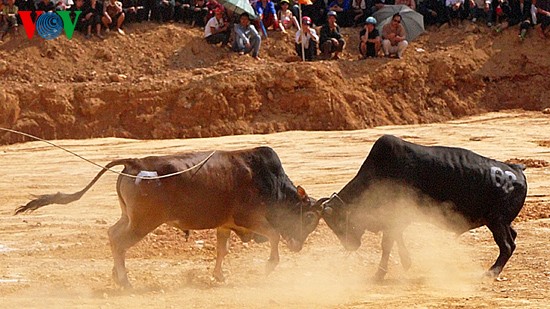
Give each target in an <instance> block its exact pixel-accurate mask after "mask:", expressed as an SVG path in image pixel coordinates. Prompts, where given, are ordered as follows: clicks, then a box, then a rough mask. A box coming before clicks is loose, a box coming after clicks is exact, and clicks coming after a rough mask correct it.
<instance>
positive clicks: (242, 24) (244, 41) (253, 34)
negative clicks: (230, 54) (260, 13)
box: [233, 13, 262, 60]
mask: <svg viewBox="0 0 550 309" xmlns="http://www.w3.org/2000/svg"><path fill="white" fill-rule="evenodd" d="M261 44H262V38H261V37H260V34H259V33H258V31H257V30H256V28H255V27H254V25H252V24H251V23H250V16H249V15H248V13H242V14H241V16H240V17H239V23H238V24H235V41H234V42H233V50H234V51H236V52H238V53H239V55H244V54H248V53H250V54H251V55H252V57H254V59H256V60H261V59H260V57H259V54H260V45H261Z"/></svg>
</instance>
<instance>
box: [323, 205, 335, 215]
mask: <svg viewBox="0 0 550 309" xmlns="http://www.w3.org/2000/svg"><path fill="white" fill-rule="evenodd" d="M332 212H333V209H332V207H328V206H323V214H325V215H328V216H330V215H332Z"/></svg>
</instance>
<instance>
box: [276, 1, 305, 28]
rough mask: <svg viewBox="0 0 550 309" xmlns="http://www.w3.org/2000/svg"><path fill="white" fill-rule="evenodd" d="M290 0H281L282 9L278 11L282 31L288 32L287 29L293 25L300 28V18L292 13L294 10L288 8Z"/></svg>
mask: <svg viewBox="0 0 550 309" xmlns="http://www.w3.org/2000/svg"><path fill="white" fill-rule="evenodd" d="M289 4H290V3H289V1H288V0H281V2H280V3H279V5H280V6H281V9H280V10H279V12H277V15H278V17H279V27H280V28H281V31H282V32H285V33H286V29H290V28H292V27H295V28H296V29H300V27H299V25H298V20H297V19H296V17H294V15H293V14H292V11H291V10H289V9H288V6H289Z"/></svg>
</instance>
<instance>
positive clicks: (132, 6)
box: [122, 0, 143, 23]
mask: <svg viewBox="0 0 550 309" xmlns="http://www.w3.org/2000/svg"><path fill="white" fill-rule="evenodd" d="M142 10H143V7H142ZM122 11H123V12H124V21H126V23H135V22H141V20H140V17H141V14H139V13H138V12H139V6H138V5H137V1H136V0H122Z"/></svg>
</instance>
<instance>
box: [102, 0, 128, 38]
mask: <svg viewBox="0 0 550 309" xmlns="http://www.w3.org/2000/svg"><path fill="white" fill-rule="evenodd" d="M104 10H105V11H104V13H103V16H102V17H101V21H102V22H103V25H104V26H105V28H106V31H107V32H109V30H110V28H114V29H115V30H116V31H117V32H118V34H120V35H124V31H123V30H122V29H121V28H120V27H121V26H122V23H123V22H124V18H125V15H124V12H123V11H122V3H121V2H120V1H116V0H109V1H108V2H107V3H106V4H105V6H104Z"/></svg>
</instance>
